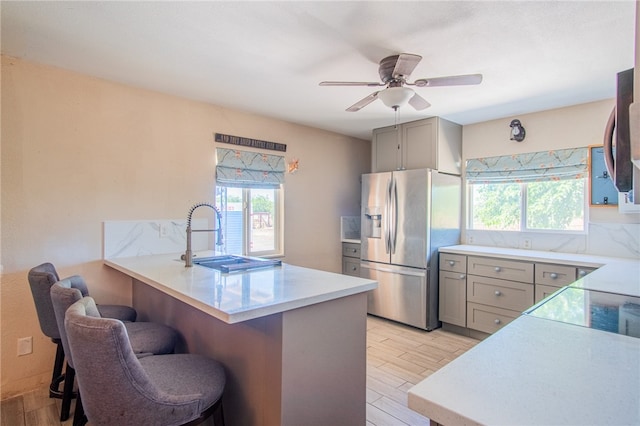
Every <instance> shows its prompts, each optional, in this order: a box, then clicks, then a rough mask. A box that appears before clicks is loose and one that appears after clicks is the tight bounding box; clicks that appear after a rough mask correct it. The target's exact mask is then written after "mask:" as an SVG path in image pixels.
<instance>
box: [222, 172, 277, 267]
mask: <svg viewBox="0 0 640 426" xmlns="http://www.w3.org/2000/svg"><path fill="white" fill-rule="evenodd" d="M218 188H227V189H230V188H235V189H239V190H240V191H241V194H242V196H241V206H242V233H243V237H242V253H239V254H240V255H242V256H253V257H265V258H273V257H283V256H284V188H283V186H282V185H279V186H278V187H273V188H258V187H255V188H252V187H234V186H231V185H223V184H217V185H216V189H215V200H216V201H215V203H216V206H218V207H219V208H220V209H221V211H222V214H223V217H225V213H226V212H225V210H224V207H223V206H221V204H223V203H222V202H221V201H220V200H219V196H220V194H219V193H218ZM255 189H272V190H273V191H274V200H273V204H274V213H273V218H272V220H273V227H274V248H273V250H262V251H253V250H252V249H251V232H252V228H251V227H252V218H251V211H250V201H251V191H252V190H255ZM223 228H224V230H225V240H227V239H228V237H229V235H228V233H227V232H226V231H227V229H228V228H227V223H226V221H225V222H223ZM226 249H227V248H226V243H225V252H226ZM234 254H235V253H234Z"/></svg>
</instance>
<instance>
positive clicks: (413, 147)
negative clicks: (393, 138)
mask: <svg viewBox="0 0 640 426" xmlns="http://www.w3.org/2000/svg"><path fill="white" fill-rule="evenodd" d="M436 130H437V127H436V122H435V120H434V119H428V120H420V121H416V122H412V123H406V124H403V125H402V145H401V146H402V150H401V151H402V168H403V169H407V170H410V169H424V168H429V169H437V168H438V163H437V145H436V138H437V136H436Z"/></svg>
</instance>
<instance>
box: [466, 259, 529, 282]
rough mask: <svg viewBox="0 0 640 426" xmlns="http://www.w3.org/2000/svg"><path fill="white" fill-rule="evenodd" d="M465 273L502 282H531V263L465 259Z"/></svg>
mask: <svg viewBox="0 0 640 426" xmlns="http://www.w3.org/2000/svg"><path fill="white" fill-rule="evenodd" d="M467 272H468V273H469V274H473V275H481V276H483V277H491V278H499V279H502V280H512V281H520V282H523V283H532V282H533V263H530V262H521V261H518V260H502V259H494V258H490V257H477V256H469V257H467Z"/></svg>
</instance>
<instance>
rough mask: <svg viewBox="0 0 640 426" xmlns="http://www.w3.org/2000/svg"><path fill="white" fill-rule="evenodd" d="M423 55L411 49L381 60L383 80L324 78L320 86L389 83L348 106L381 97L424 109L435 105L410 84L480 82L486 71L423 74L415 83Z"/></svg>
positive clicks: (390, 103) (355, 107)
mask: <svg viewBox="0 0 640 426" xmlns="http://www.w3.org/2000/svg"><path fill="white" fill-rule="evenodd" d="M421 60H422V56H420V55H413V54H411V53H401V54H399V55H393V56H388V57H386V58H384V59H382V60H381V61H380V66H379V67H378V73H379V74H380V79H381V80H382V82H377V81H376V82H366V81H323V82H321V83H320V86H370V87H376V86H386V88H385V89H383V90H380V91H377V92H373V93H372V94H370V95H369V96H367V97H366V98H364V99H361V100H359V101H358V102H356V103H355V104H353V105H351V106H350V107H349V108H347V111H350V112H355V111H360V110H361V109H362V108H364V107H365V106H367V105H369V104H370V103H371V102H373V101H375V100H376V99H378V98H380V99H381V100H382V102H384V104H385V105H386V106H388V107H390V108H393V109H394V110H396V111H397V110H398V108H400V107H401V106H404V105H405V104H407V103H408V104H409V105H411V106H412V107H414V108H415V109H416V110H418V111H421V110H423V109H425V108H428V107H430V106H431V104H430V103H429V102H427V101H426V99H424V98H423V97H422V96H420V95H418V94H417V93H416V92H415V91H414V90H413V89H410V88H408V87H405V85H406V86H416V87H436V86H462V85H471V84H480V83H481V82H482V74H467V75H452V76H448V77H436V78H420V79H418V80H415V81H414V82H413V83H410V82H408V81H407V78H409V76H410V75H411V73H412V72H413V70H414V69H415V68H416V66H417V65H418V63H419V62H420V61H421Z"/></svg>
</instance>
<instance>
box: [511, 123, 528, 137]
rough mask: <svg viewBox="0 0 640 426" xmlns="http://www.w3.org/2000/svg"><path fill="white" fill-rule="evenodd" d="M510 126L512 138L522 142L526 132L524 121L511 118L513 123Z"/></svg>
mask: <svg viewBox="0 0 640 426" xmlns="http://www.w3.org/2000/svg"><path fill="white" fill-rule="evenodd" d="M509 127H511V138H510V139H511V140H512V141H516V142H522V141H523V140H524V137H525V135H526V132H525V130H524V127H522V123H520V120H511V124H509Z"/></svg>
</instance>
